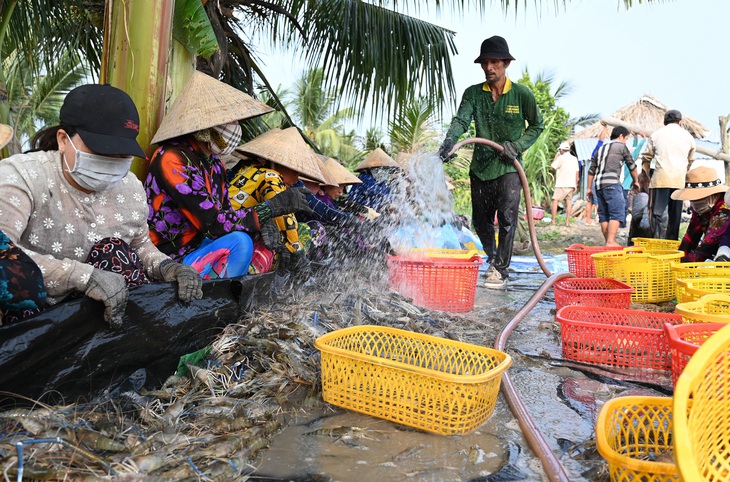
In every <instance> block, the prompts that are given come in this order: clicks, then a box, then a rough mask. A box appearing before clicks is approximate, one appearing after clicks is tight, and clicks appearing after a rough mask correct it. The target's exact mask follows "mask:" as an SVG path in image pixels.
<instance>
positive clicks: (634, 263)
mask: <svg viewBox="0 0 730 482" xmlns="http://www.w3.org/2000/svg"><path fill="white" fill-rule="evenodd" d="M682 256H684V253H683V252H682V251H671V250H654V251H652V250H647V249H645V248H642V247H639V248H626V249H624V250H622V251H609V252H606V253H596V254H593V255H591V258H592V259H593V264H594V265H595V267H596V277H598V278H611V279H615V280H618V281H621V282H623V283H626V284H627V285H629V286H631V287H632V288H634V292H633V294H632V295H631V300H632V301H634V302H639V303H659V302H662V301H669V300H671V299H673V298H674V296H675V292H676V284H677V283H676V281H675V278H674V277H673V276H672V270H671V268H672V263H673V262H675V261H679V260H680V259H681V258H682Z"/></svg>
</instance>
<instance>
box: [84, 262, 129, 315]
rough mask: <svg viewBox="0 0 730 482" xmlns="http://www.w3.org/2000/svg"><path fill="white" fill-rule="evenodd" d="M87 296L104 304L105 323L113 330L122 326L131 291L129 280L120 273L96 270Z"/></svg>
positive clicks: (92, 274) (88, 286)
mask: <svg viewBox="0 0 730 482" xmlns="http://www.w3.org/2000/svg"><path fill="white" fill-rule="evenodd" d="M84 294H86V296H88V297H89V298H91V299H93V300H97V301H101V302H102V303H104V321H106V322H107V323H109V326H111V327H112V328H119V327H120V326H122V315H124V311H125V310H126V309H127V299H129V290H128V289H127V280H125V279H124V276H122V275H121V274H119V273H112V272H111V271H105V270H103V269H96V268H95V269H94V271H92V272H91V276H90V277H89V282H88V283H87V284H86V291H85V292H84Z"/></svg>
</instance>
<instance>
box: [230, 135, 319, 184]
mask: <svg viewBox="0 0 730 482" xmlns="http://www.w3.org/2000/svg"><path fill="white" fill-rule="evenodd" d="M236 150H237V151H238V152H242V153H244V154H252V155H254V156H256V157H259V158H261V159H265V160H267V161H270V162H273V163H275V164H279V165H281V166H284V167H288V168H289V169H291V170H293V171H296V172H298V173H299V174H300V175H301V176H302V177H306V178H307V179H311V180H313V181H315V182H327V178H326V177H325V175H324V173H323V172H322V170H321V169H320V167H319V159H318V158H317V155H316V154H315V153H314V151H313V150H312V149H310V148H309V146H308V145H307V143H306V142H304V139H303V138H302V135H301V134H300V133H299V130H298V129H297V128H296V127H289V128H286V129H283V130H282V129H271V130H269V131H266V132H264V133H263V134H261V135H260V136H258V137H256V138H255V139H253V140H250V141H248V142H246V143H245V144H241V145H240V146H238V147H236Z"/></svg>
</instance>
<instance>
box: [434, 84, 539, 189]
mask: <svg viewBox="0 0 730 482" xmlns="http://www.w3.org/2000/svg"><path fill="white" fill-rule="evenodd" d="M472 120H473V121H474V126H475V128H476V136H477V137H482V138H484V139H490V140H492V141H494V142H497V143H499V144H502V143H503V142H506V141H512V142H513V143H514V144H515V147H517V150H518V152H520V156H519V158H520V159H521V158H522V153H523V152H525V150H527V148H529V147H530V146H531V145H532V144H534V143H535V141H536V140H537V138H538V137H539V136H540V133H541V132H542V131H543V130H544V129H545V125H544V124H543V119H542V114H541V113H540V109H539V108H538V107H537V102H536V101H535V96H534V95H533V94H532V91H531V90H530V89H529V88H527V87H525V86H524V85H522V84H517V83H513V82H512V81H511V80H510V79H509V78H507V81H506V83H505V85H504V91H503V92H502V95H500V96H499V98H498V99H497V102H494V100H493V99H492V89H490V87H489V84H488V83H487V82H484V83H482V84H476V85H472V86H471V87H468V88H467V89H466V90H465V91H464V96H463V97H462V99H461V105H459V110H458V111H457V113H456V116H455V117H454V119H453V120H452V121H451V127H450V128H449V131H448V132H447V133H446V137H447V138H448V139H451V140H453V141H454V142H456V141H457V140H458V139H459V136H461V135H462V134H463V133H464V132H466V131H467V130H468V129H469V125H470V124H471V121H472ZM471 172H473V173H474V174H475V175H476V176H477V177H478V178H479V179H481V180H483V181H490V180H492V179H497V178H498V177H500V176H502V175H504V174H507V173H509V172H517V171H516V170H515V168H514V166H512V165H507V164H505V163H504V162H502V161H500V160H499V155H498V154H497V151H496V150H494V149H492V148H491V147H488V146H486V145H484V144H476V146H475V147H474V156H473V158H472V161H471Z"/></svg>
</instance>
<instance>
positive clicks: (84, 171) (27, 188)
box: [0, 84, 203, 327]
mask: <svg viewBox="0 0 730 482" xmlns="http://www.w3.org/2000/svg"><path fill="white" fill-rule="evenodd" d="M59 119H60V124H59V125H55V126H51V127H46V128H45V129H43V130H41V131H39V132H38V133H37V134H36V135H35V137H34V138H33V139H32V141H31V147H32V149H31V151H29V152H28V153H25V154H16V155H14V156H11V157H9V158H7V159H5V160H4V161H2V162H0V186H1V187H0V189H2V193H3V196H2V197H1V198H0V212H2V216H0V230H2V232H3V233H4V234H5V235H7V238H8V239H9V240H10V242H12V243H14V244H15V245H16V246H17V247H19V248H21V249H22V250H23V251H24V252H25V253H27V254H28V256H30V258H32V259H33V261H34V262H35V263H36V264H37V265H38V266H39V267H40V269H41V271H42V272H43V281H44V284H45V289H46V292H47V294H48V297H47V300H48V303H49V304H51V305H52V304H56V303H58V302H59V301H61V300H62V299H64V298H65V297H67V296H68V295H71V294H74V293H83V294H85V295H86V296H88V297H90V298H92V299H95V300H98V301H100V302H102V303H103V304H104V319H105V320H106V321H107V322H108V323H109V324H110V325H111V326H112V327H116V326H119V325H121V323H122V322H123V315H124V312H125V309H126V305H127V298H128V294H129V292H128V287H129V286H136V285H139V284H142V283H147V282H149V281H150V280H162V281H168V282H170V281H176V282H177V283H178V297H179V298H180V300H181V301H182V302H189V301H191V300H193V299H199V298H201V297H202V295H203V293H202V289H201V285H202V280H201V279H200V277H199V276H198V273H197V272H196V271H195V270H193V269H192V268H190V267H189V266H185V265H182V264H180V263H177V262H175V261H173V260H171V259H170V258H169V257H168V256H167V255H166V254H164V253H162V252H160V250H159V249H157V247H155V245H154V244H153V243H152V242H151V241H150V238H149V235H148V229H147V223H146V215H147V203H146V197H145V192H144V189H143V188H142V184H141V183H140V182H139V180H138V179H137V177H136V176H135V175H134V174H133V173H132V172H130V170H129V168H130V166H131V164H132V159H133V156H138V157H142V158H144V157H145V153H144V151H143V150H142V148H141V147H140V146H139V144H137V141H136V138H137V135H138V133H139V115H138V113H137V108H136V107H135V105H134V102H133V101H132V99H131V98H130V97H129V95H127V94H126V93H125V92H124V91H122V90H120V89H117V88H116V87H112V86H111V85H108V84H105V85H99V84H87V85H82V86H80V87H76V88H75V89H73V90H71V91H70V92H69V93H68V94H67V95H66V98H65V99H64V101H63V105H62V106H61V111H60V114H59ZM8 246H9V245H8ZM28 274H29V275H30V273H28Z"/></svg>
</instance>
